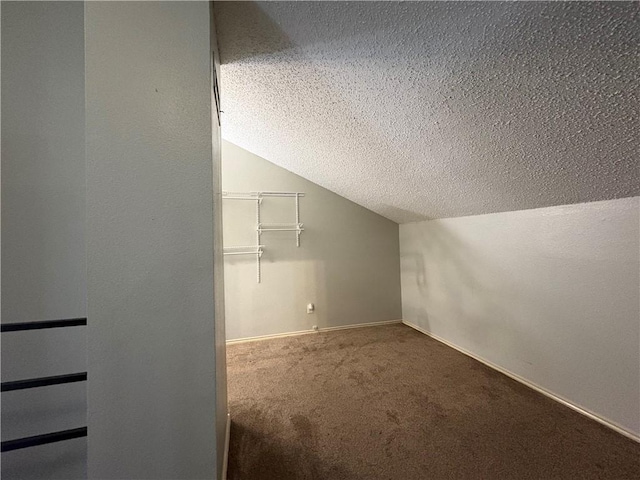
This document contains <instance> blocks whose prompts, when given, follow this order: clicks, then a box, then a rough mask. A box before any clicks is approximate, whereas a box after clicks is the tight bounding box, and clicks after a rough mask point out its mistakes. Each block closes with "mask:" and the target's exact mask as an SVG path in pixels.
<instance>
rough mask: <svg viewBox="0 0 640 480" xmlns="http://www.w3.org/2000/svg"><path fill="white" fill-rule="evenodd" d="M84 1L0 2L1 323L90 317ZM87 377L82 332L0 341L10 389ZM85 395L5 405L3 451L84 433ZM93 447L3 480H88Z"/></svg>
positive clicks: (43, 396)
mask: <svg viewBox="0 0 640 480" xmlns="http://www.w3.org/2000/svg"><path fill="white" fill-rule="evenodd" d="M83 16H84V8H83V4H82V2H2V322H3V323H9V322H21V321H34V320H51V319H62V318H73V317H84V316H85V315H86V306H85V302H86V289H85V287H86V262H85V162H84V19H83ZM85 370H86V329H85V328H84V327H73V328H64V329H55V330H39V331H28V332H16V333H4V334H2V381H9V380H18V379H24V378H32V377H40V376H48V375H60V374H65V373H73V372H81V371H85ZM86 422H87V420H86V384H85V383H74V384H69V385H58V386H52V387H46V388H37V389H31V390H22V391H15V392H7V393H3V394H2V440H9V439H12V438H20V437H24V436H29V435H38V434H42V433H48V432H52V431H57V430H63V429H68V428H76V427H81V426H84V425H86ZM86 443H87V442H86V439H85V438H80V439H75V440H71V441H66V442H61V443H55V444H51V445H46V446H41V447H38V448H29V449H24V450H17V451H13V452H8V453H3V454H2V478H3V479H11V478H21V479H33V478H64V479H73V478H86Z"/></svg>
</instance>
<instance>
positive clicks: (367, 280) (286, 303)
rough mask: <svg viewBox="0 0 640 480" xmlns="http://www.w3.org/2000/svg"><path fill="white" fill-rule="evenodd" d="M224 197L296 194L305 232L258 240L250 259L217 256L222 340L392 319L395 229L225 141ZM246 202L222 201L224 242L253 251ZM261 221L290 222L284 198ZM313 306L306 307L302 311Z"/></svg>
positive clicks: (267, 206) (396, 311)
mask: <svg viewBox="0 0 640 480" xmlns="http://www.w3.org/2000/svg"><path fill="white" fill-rule="evenodd" d="M222 186H223V189H224V190H226V191H232V192H249V191H297V192H304V193H305V196H304V197H303V198H302V199H301V200H300V221H301V222H302V223H304V229H305V231H304V232H303V233H302V235H301V240H300V247H299V248H298V247H296V241H295V234H294V232H269V233H264V234H263V235H262V243H263V244H264V245H265V253H264V255H263V256H262V260H261V265H262V281H261V283H257V282H256V259H255V256H228V257H226V258H225V272H224V273H225V304H226V322H227V339H229V340H233V339H239V338H247V337H256V336H261V335H273V334H278V333H287V332H295V331H303V330H307V331H309V330H311V328H312V327H313V325H317V326H318V327H319V328H320V329H322V328H327V327H340V326H346V325H352V324H359V323H369V322H380V321H386V320H400V318H401V305H400V257H399V244H398V224H396V223H395V222H392V221H391V220H388V219H386V218H384V217H382V216H380V215H378V214H376V213H373V212H371V211H370V210H367V209H366V208H363V207H361V206H359V205H356V204H355V203H353V202H350V201H349V200H346V199H344V198H342V197H340V196H339V195H336V194H334V193H332V192H329V191H328V190H326V189H324V188H322V187H319V186H318V185H315V184H314V183H312V182H310V181H308V180H305V179H304V178H301V177H299V176H297V175H294V174H293V173H291V172H288V171H286V170H284V169H283V168H280V167H278V166H276V165H274V164H272V163H270V162H267V161H266V160H264V159H263V158H260V157H258V156H257V155H253V154H252V153H250V152H247V151H246V150H243V149H241V148H240V147H237V146H235V145H233V144H231V143H229V142H223V145H222ZM255 208H256V207H255V202H252V201H233V200H225V201H224V203H223V219H224V229H223V230H224V244H225V246H232V245H255V242H256V231H255V228H256V225H255V221H256V219H255ZM261 211H262V221H263V222H265V223H280V222H294V221H295V209H294V203H293V201H292V199H290V198H268V199H265V200H264V201H263V203H262V207H261ZM308 303H314V304H315V306H316V311H315V313H313V314H307V313H306V305H307V304H308Z"/></svg>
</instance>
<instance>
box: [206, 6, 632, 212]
mask: <svg viewBox="0 0 640 480" xmlns="http://www.w3.org/2000/svg"><path fill="white" fill-rule="evenodd" d="M215 8H216V24H217V29H218V36H219V47H220V55H221V61H222V70H221V84H222V110H223V111H224V113H223V116H222V122H223V129H222V132H223V137H224V138H225V139H227V140H229V141H231V142H233V143H235V144H237V145H239V146H241V147H243V148H245V149H247V150H249V151H251V152H253V153H255V154H257V155H260V156H262V157H264V158H266V159H267V160H269V161H271V162H273V163H275V164H277V165H280V166H282V167H284V168H286V169H288V170H290V171H292V172H294V173H297V174H299V175H301V176H303V177H305V178H307V179H309V180H311V181H313V182H315V183H317V184H319V185H322V186H324V187H326V188H328V189H329V190H332V191H334V192H336V193H338V194H340V195H342V196H344V197H346V198H348V199H350V200H353V201H354V202H356V203H358V204H360V205H363V206H365V207H367V208H369V209H371V210H373V211H375V212H378V213H380V214H382V215H384V216H386V217H388V218H390V219H392V220H394V221H396V222H398V223H404V222H409V221H415V220H420V219H425V218H443V217H456V216H464V215H475V214H483V213H491V212H499V211H510V210H521V209H528V208H537V207H544V206H551V205H559V204H568V203H579V202H587V201H595V200H603V199H611V198H619V197H626V196H635V195H640V171H639V163H638V155H639V152H640V143H639V142H640V129H639V122H640V120H639V114H638V110H639V106H638V91H639V85H640V81H639V79H640V75H639V71H640V68H639V67H640V65H639V61H640V60H639V59H640V9H638V6H637V4H635V2H625V3H609V2H603V3H592V2H570V3H562V2H560V3H558V2H550V3H543V2H514V3H494V2H411V3H405V2H400V3H396V2H266V3H254V2H238V3H236V2H216V7H215Z"/></svg>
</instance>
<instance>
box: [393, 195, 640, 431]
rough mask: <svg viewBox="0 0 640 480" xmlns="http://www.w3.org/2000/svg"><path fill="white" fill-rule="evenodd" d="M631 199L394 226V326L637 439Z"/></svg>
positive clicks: (636, 291)
mask: <svg viewBox="0 0 640 480" xmlns="http://www.w3.org/2000/svg"><path fill="white" fill-rule="evenodd" d="M639 213H640V197H634V198H626V199H621V200H611V201H603V202H595V203H586V204H578V205H566V206H558V207H550V208H543V209H536V210H524V211H516V212H507V213H497V214H489V215H480V216H474V217H460V218H451V219H443V220H432V221H426V222H419V223H411V224H405V225H401V226H400V251H401V265H402V308H403V317H404V320H405V321H406V322H408V323H411V324H414V325H416V326H418V327H420V328H421V329H423V330H426V331H428V332H430V333H432V334H434V335H436V336H438V337H440V338H442V339H443V340H445V341H447V342H450V343H452V344H454V345H456V346H458V347H461V348H462V349H464V350H467V351H469V352H470V353H472V354H474V355H476V356H478V357H480V358H483V359H485V360H487V361H489V362H491V363H493V364H495V365H497V366H498V367H501V368H503V369H506V370H508V371H510V372H512V373H515V374H516V375H519V376H520V377H523V378H524V379H526V380H528V381H530V382H533V383H534V384H537V385H538V386H540V387H542V388H543V389H545V390H547V391H550V392H552V393H554V394H556V395H557V396H560V397H562V398H564V399H566V400H568V401H569V402H571V403H573V404H574V405H577V406H579V407H582V408H584V409H586V410H588V411H590V412H592V413H594V414H596V415H597V416H599V417H601V418H603V419H607V420H609V421H610V422H611V423H614V424H615V425H618V426H619V427H621V428H623V429H624V430H626V431H628V432H631V433H633V434H635V435H638V434H640V311H639V309H640V279H639V275H640V261H639V256H640V238H639V235H640V233H639Z"/></svg>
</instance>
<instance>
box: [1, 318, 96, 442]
mask: <svg viewBox="0 0 640 480" xmlns="http://www.w3.org/2000/svg"><path fill="white" fill-rule="evenodd" d="M86 324H87V319H86V318H68V319H63V320H45V321H38V322H21V323H4V324H1V325H0V327H1V329H0V331H1V332H2V333H5V332H19V331H24V330H40V329H43V328H61V327H76V326H83V325H86ZM86 380H87V372H78V373H69V374H65V375H54V376H51V377H37V378H27V379H24V380H14V381H11V382H2V387H1V391H2V392H11V391H15V390H24V389H27V388H38V387H47V386H50V385H61V384H65V383H74V382H83V381H86ZM86 436H87V427H80V428H72V429H70V430H61V431H58V432H51V433H45V434H43V435H35V436H32V437H24V438H16V439H14V440H6V441H4V442H2V447H1V448H0V451H2V452H10V451H11V450H18V449H20V448H28V447H35V446H38V445H45V444H47V443H54V442H62V441H64V440H71V439H73V438H80V437H86Z"/></svg>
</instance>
